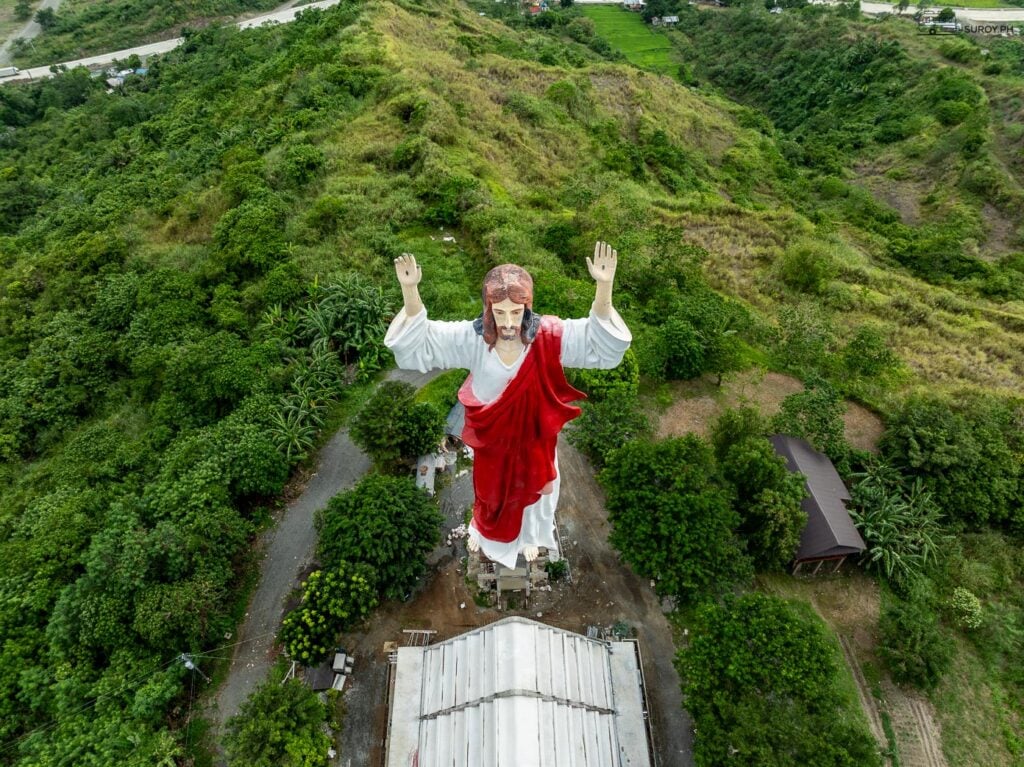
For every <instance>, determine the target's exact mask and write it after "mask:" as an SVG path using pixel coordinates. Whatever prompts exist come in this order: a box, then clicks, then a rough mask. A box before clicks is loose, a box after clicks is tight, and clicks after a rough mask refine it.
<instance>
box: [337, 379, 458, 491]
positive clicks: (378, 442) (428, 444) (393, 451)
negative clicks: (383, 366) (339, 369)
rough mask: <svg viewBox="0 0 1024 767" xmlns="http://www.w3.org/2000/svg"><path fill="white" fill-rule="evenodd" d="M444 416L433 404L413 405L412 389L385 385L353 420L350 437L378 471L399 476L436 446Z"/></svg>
mask: <svg viewBox="0 0 1024 767" xmlns="http://www.w3.org/2000/svg"><path fill="white" fill-rule="evenodd" d="M445 415H447V414H446V413H442V412H441V411H440V410H439V409H438V408H437V406H435V405H433V404H432V403H429V402H416V389H415V387H413V386H412V385H410V384H407V383H404V382H401V381H385V382H384V383H382V384H381V385H380V386H379V387H377V391H376V392H374V394H373V396H372V397H370V399H369V400H368V401H367V403H366V404H365V405H364V406H363V409H362V410H360V411H359V413H357V414H356V416H355V418H353V419H352V427H351V429H350V433H351V435H352V440H353V441H354V442H355V443H356V444H357V445H359V447H361V448H362V449H363V450H364V451H366V453H367V454H368V455H369V456H370V458H371V459H372V460H373V462H374V464H376V465H377V466H378V467H379V468H380V469H383V470H387V471H391V472H398V471H402V470H403V468H405V467H407V466H408V465H409V464H411V463H412V462H414V461H415V460H416V459H417V458H418V457H419V456H421V455H423V454H424V453H429V452H432V451H433V450H434V449H435V448H436V447H437V446H438V444H439V443H440V441H441V438H442V437H443V436H444V419H445Z"/></svg>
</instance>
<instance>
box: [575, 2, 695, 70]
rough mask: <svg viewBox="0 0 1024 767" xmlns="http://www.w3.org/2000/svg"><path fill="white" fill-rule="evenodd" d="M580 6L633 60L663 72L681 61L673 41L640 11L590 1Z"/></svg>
mask: <svg viewBox="0 0 1024 767" xmlns="http://www.w3.org/2000/svg"><path fill="white" fill-rule="evenodd" d="M580 10H581V11H583V14H584V15H585V16H586V17H587V18H589V19H592V20H593V21H594V25H595V26H596V27H597V34H599V35H600V36H601V37H603V38H605V39H606V40H608V42H610V43H611V44H612V47H613V48H615V49H617V50H620V51H622V53H623V54H625V56H626V58H627V59H629V62H630V63H631V64H634V65H635V66H638V67H642V68H644V69H649V70H651V71H653V72H659V73H661V74H674V73H675V72H676V69H677V68H678V61H677V60H676V59H675V57H674V56H673V54H672V43H671V42H669V40H668V38H667V37H665V35H663V34H661V32H658V31H655V30H654V29H652V28H651V27H650V26H649V25H647V24H645V23H644V20H643V19H642V18H641V17H640V14H639V13H633V12H631V11H626V10H623V9H622V8H621V7H619V6H618V5H587V6H581V7H580Z"/></svg>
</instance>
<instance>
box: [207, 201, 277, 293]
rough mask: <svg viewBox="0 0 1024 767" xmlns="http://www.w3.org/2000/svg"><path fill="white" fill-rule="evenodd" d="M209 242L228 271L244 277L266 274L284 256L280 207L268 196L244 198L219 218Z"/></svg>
mask: <svg viewBox="0 0 1024 767" xmlns="http://www.w3.org/2000/svg"><path fill="white" fill-rule="evenodd" d="M213 239H214V242H215V243H216V244H217V248H218V250H219V251H220V252H221V254H222V257H223V258H224V262H225V266H226V267H227V268H228V269H229V270H231V271H234V272H238V273H240V274H243V275H245V276H252V275H253V274H260V273H263V272H266V271H269V270H270V268H271V267H272V266H274V264H276V263H277V262H278V261H280V260H282V259H283V258H284V256H285V241H284V205H283V204H282V202H281V200H280V198H279V197H277V195H274V194H269V193H268V194H263V195H260V196H258V197H254V198H247V199H246V200H244V201H243V202H242V203H241V204H240V205H239V206H238V207H237V208H232V209H231V210H229V211H228V212H227V213H225V214H224V215H223V216H221V217H220V220H219V221H217V224H216V225H215V226H214V228H213Z"/></svg>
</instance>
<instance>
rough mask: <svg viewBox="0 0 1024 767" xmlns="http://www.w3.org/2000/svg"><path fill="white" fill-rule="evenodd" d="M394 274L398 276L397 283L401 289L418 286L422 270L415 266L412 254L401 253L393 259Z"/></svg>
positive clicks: (414, 257) (414, 258)
mask: <svg viewBox="0 0 1024 767" xmlns="http://www.w3.org/2000/svg"><path fill="white" fill-rule="evenodd" d="M395 274H396V275H398V282H399V284H400V285H401V286H402V287H405V286H406V285H419V284H420V279H421V278H422V277H423V269H421V268H420V267H419V266H418V265H417V264H416V256H414V255H413V254H412V253H403V254H402V255H400V256H399V257H398V258H396V259H395Z"/></svg>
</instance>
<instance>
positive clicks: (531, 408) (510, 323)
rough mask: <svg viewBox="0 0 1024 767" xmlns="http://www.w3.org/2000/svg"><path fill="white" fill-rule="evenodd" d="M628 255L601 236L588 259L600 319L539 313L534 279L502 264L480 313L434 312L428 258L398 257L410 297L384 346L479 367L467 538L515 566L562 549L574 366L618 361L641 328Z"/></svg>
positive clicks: (412, 356) (425, 363) (466, 386)
mask: <svg viewBox="0 0 1024 767" xmlns="http://www.w3.org/2000/svg"><path fill="white" fill-rule="evenodd" d="M617 255H618V254H617V253H616V251H615V250H613V249H612V248H611V246H610V245H608V244H607V243H604V242H598V243H597V245H596V246H595V247H594V257H593V259H591V258H587V268H588V269H589V270H590V276H591V277H593V278H594V282H595V283H596V289H595V295H594V303H593V305H592V306H591V309H590V316H589V317H584V318H581V319H569V320H561V319H559V318H558V317H554V316H550V315H544V316H539V315H537V314H535V313H534V312H533V279H532V278H531V277H530V275H529V273H528V272H527V271H526V270H525V269H523V268H522V267H519V266H515V265H513V264H502V265H501V266H496V267H494V268H493V269H491V271H489V272H488V273H487V276H486V277H485V278H484V286H483V312H482V313H481V315H480V317H478V318H477V319H476V320H463V321H459V322H439V321H436V320H428V319H427V311H426V308H425V307H424V306H423V302H422V301H421V300H420V295H419V288H418V285H419V282H420V279H421V277H422V269H421V267H420V266H419V265H418V264H417V263H416V259H415V257H414V256H412V255H411V254H408V253H405V254H403V255H402V256H401V257H400V258H396V259H395V272H396V274H397V276H398V282H399V283H400V284H401V286H402V296H403V299H404V306H403V307H402V310H401V311H400V312H399V313H398V315H397V316H396V317H395V318H394V320H392V322H391V326H390V327H389V328H388V332H387V335H386V336H385V338H384V344H385V345H386V346H387V347H388V348H389V349H391V350H392V351H393V352H394V355H395V359H396V361H397V362H398V366H399V367H400V368H403V369H408V370H419V371H420V372H423V373H425V372H427V371H428V370H430V369H432V368H442V369H449V368H467V369H468V370H469V376H468V377H467V378H466V381H465V383H463V385H462V388H461V389H460V390H459V401H460V402H462V404H463V405H465V407H466V424H465V428H464V429H463V433H462V439H463V441H464V442H465V443H466V444H467V445H468V446H469V447H471V448H472V449H473V490H474V492H475V495H476V498H475V501H474V504H473V521H472V522H471V523H470V525H469V538H468V541H467V545H468V546H469V548H470V550H471V551H479V550H482V551H483V553H484V554H485V555H486V556H487V557H488V558H489V559H491V560H492V561H495V562H499V563H501V564H502V565H504V566H505V567H510V568H511V567H515V565H516V562H517V560H518V557H519V554H520V553H522V554H523V557H524V558H525V559H526V560H527V561H528V562H530V561H533V560H534V559H536V558H537V555H538V553H539V551H538V549H539V547H542V546H543V547H545V548H546V549H548V551H549V554H550V555H551V558H552V559H553V560H554V559H558V557H559V556H560V554H559V550H558V542H557V540H556V537H555V507H556V505H557V504H558V489H559V475H558V455H557V450H556V444H557V441H558V433H559V432H560V431H561V429H562V426H563V425H564V424H565V423H567V422H568V421H570V420H572V419H573V418H575V417H576V416H577V415H579V414H580V409H579V408H578V407H576V406H574V405H572V404H571V403H572V402H573V401H574V400H578V399H583V398H585V396H586V395H585V394H583V392H580V391H578V390H576V389H575V388H573V387H572V386H570V385H569V382H568V381H566V379H565V373H564V371H563V366H564V367H570V368H613V367H615V366H617V365H618V364H619V363H620V362H621V361H622V356H623V355H624V354H625V353H626V349H628V348H629V345H630V342H631V341H632V336H631V334H630V332H629V328H627V327H626V324H625V323H624V322H623V321H622V318H621V317H620V316H619V313H618V312H617V311H615V308H614V307H613V306H612V282H613V280H614V279H615V266H616V263H617V260H616V259H617Z"/></svg>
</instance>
